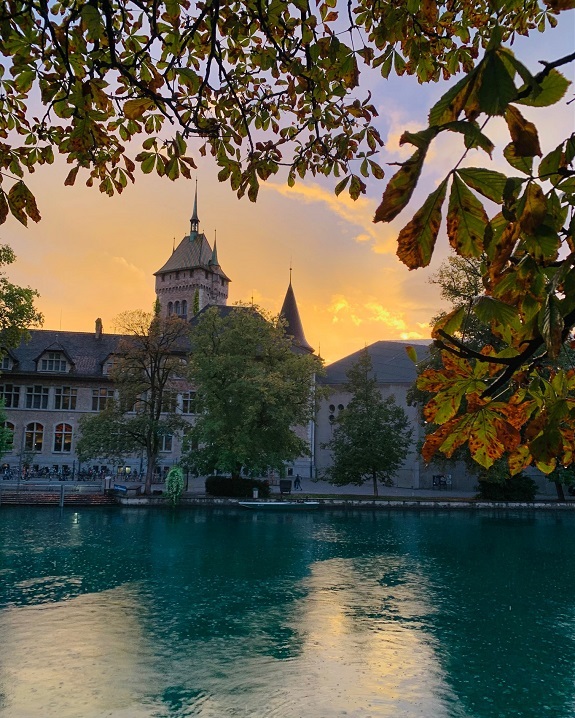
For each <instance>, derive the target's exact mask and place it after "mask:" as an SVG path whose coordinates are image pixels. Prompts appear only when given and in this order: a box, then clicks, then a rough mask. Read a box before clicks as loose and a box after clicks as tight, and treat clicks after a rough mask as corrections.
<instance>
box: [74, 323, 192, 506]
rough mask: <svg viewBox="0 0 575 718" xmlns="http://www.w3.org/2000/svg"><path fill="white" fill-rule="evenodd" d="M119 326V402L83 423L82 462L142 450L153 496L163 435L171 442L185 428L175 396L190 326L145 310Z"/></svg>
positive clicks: (114, 371) (114, 374) (115, 376)
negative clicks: (152, 488) (153, 484)
mask: <svg viewBox="0 0 575 718" xmlns="http://www.w3.org/2000/svg"><path fill="white" fill-rule="evenodd" d="M117 323H118V328H119V329H120V330H121V331H122V334H123V336H122V339H121V340H120V341H119V343H118V347H117V350H116V355H115V356H114V357H113V365H112V368H111V370H110V379H111V380H112V382H113V384H114V387H115V390H116V392H117V399H115V400H114V401H111V402H110V403H109V405H108V406H107V407H106V409H105V410H104V411H102V412H101V413H100V414H98V415H96V416H93V417H87V418H86V417H84V418H83V419H82V422H81V430H82V436H81V438H80V440H79V441H78V445H77V451H78V455H79V456H80V458H81V459H82V460H86V459H88V458H112V459H113V458H114V457H116V458H118V459H121V458H122V457H126V456H127V455H129V454H131V453H132V452H134V451H137V450H140V451H142V452H143V453H144V454H145V456H146V467H147V469H146V484H145V492H146V493H147V494H149V493H150V491H151V487H152V481H153V477H154V471H155V467H156V462H157V459H158V455H159V453H160V450H161V446H162V441H163V439H164V437H170V440H171V437H172V436H173V435H174V434H176V433H178V432H181V431H183V429H184V428H185V426H186V422H185V421H184V420H183V419H182V417H181V416H180V415H179V414H178V413H177V407H176V393H177V392H178V390H182V389H183V388H185V387H187V384H186V382H185V379H184V375H185V364H186V356H187V353H188V351H189V339H188V336H189V327H188V325H187V323H186V322H185V321H183V320H182V319H180V318H178V317H169V318H167V319H162V318H161V317H159V316H158V315H157V314H155V313H148V312H142V311H133V312H124V313H123V314H122V315H120V317H119V319H118V322H117Z"/></svg>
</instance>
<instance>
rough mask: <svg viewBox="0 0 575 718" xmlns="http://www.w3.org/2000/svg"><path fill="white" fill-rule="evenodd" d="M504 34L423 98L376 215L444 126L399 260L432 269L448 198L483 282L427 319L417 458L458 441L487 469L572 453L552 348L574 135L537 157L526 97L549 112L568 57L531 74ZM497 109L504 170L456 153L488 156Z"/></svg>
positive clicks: (566, 330) (569, 257) (382, 216)
mask: <svg viewBox="0 0 575 718" xmlns="http://www.w3.org/2000/svg"><path fill="white" fill-rule="evenodd" d="M565 5H566V4H565ZM503 36H504V33H503V31H502V29H500V28H498V27H497V28H495V29H494V31H493V34H492V38H491V42H490V44H489V46H488V48H487V50H486V52H485V54H484V55H483V57H482V58H481V59H480V60H479V61H478V62H477V63H476V65H475V66H474V68H473V69H472V70H471V71H470V72H469V73H467V74H466V75H465V76H464V77H463V78H462V79H461V80H460V81H459V82H457V83H456V84H454V85H453V86H452V87H451V88H450V89H449V90H448V92H447V93H446V94H445V95H444V96H443V97H442V98H441V99H440V100H439V101H438V102H437V103H436V104H435V106H434V107H432V108H431V110H430V112H429V127H428V128H426V129H424V130H422V131H421V132H418V133H405V134H404V136H403V138H402V143H403V144H405V143H409V144H412V145H414V146H415V147H416V150H415V152H414V154H413V155H412V157H411V158H410V159H409V160H408V161H407V162H405V163H404V164H403V165H402V166H401V167H400V169H399V170H398V171H397V172H396V174H395V175H394V177H392V178H391V180H390V182H389V183H388V185H387V187H386V189H385V192H384V194H383V198H382V201H381V204H380V206H379V208H378V209H377V212H376V216H375V221H376V222H378V221H383V222H389V221H391V220H392V219H394V218H395V217H396V216H397V215H399V213H400V212H401V211H402V210H404V209H405V208H406V207H407V205H408V203H409V201H410V199H411V196H412V194H413V192H414V190H415V188H416V186H417V184H418V181H419V180H420V176H421V173H422V169H423V166H424V160H425V156H426V154H427V153H428V151H429V147H430V145H431V143H432V142H433V141H434V140H435V139H436V138H437V137H438V136H440V135H441V134H442V133H445V132H449V133H457V134H459V135H461V136H462V138H463V144H464V152H463V156H462V158H461V159H460V160H459V161H458V162H457V163H456V164H455V166H454V167H453V168H452V169H451V170H450V171H449V173H448V175H447V176H446V177H445V178H444V179H443V181H441V182H440V183H439V185H438V186H437V188H436V189H435V190H434V191H433V192H431V194H430V195H429V196H428V197H427V199H426V200H425V201H424V203H423V205H422V206H421V208H420V209H418V210H417V211H416V212H415V213H414V214H413V216H412V218H411V219H410V220H409V221H408V223H407V224H406V225H405V227H404V228H403V229H402V230H401V231H400V233H399V237H398V256H399V258H400V259H401V260H402V261H403V262H404V263H405V264H406V265H407V266H408V267H409V268H410V269H415V268H418V267H424V266H427V265H428V264H429V262H430V260H431V257H432V255H433V252H434V249H435V244H436V241H437V238H438V235H439V232H440V229H441V226H442V219H443V212H444V207H445V203H446V201H447V209H446V231H447V237H448V240H449V243H450V245H451V247H452V249H453V251H454V252H455V253H456V254H457V255H459V257H461V258H464V259H470V260H477V261H478V262H479V263H480V272H481V279H482V292H481V293H480V294H478V295H477V296H475V297H473V298H471V300H470V301H469V302H468V303H467V304H466V305H460V306H456V307H455V308H454V309H453V311H451V312H450V313H448V314H447V315H444V316H442V317H441V318H440V319H439V320H438V321H437V322H436V324H435V326H434V329H433V338H434V340H435V344H436V346H437V347H438V348H440V349H441V350H443V366H442V367H441V368H439V369H437V368H429V369H427V370H425V371H424V372H423V373H422V374H421V375H420V377H419V379H418V383H417V386H418V389H420V390H421V391H423V392H429V393H432V394H433V395H434V396H433V398H431V399H430V400H429V401H428V403H427V405H426V407H425V410H424V415H425V418H426V420H427V421H428V422H430V423H432V424H434V425H437V428H436V430H435V431H433V432H432V433H429V434H428V435H427V438H426V441H425V445H424V449H423V454H424V458H425V459H426V460H428V461H430V460H431V459H432V458H433V457H434V455H435V453H436V452H437V451H441V452H442V453H443V454H445V455H446V456H447V457H451V456H452V455H453V453H454V452H455V450H456V449H458V448H459V447H460V446H462V445H464V444H466V445H467V446H468V448H469V450H470V452H471V455H472V456H473V458H474V459H475V460H476V461H477V462H478V463H480V464H481V465H482V466H484V467H486V468H489V467H491V466H492V465H493V463H494V462H495V461H496V460H498V459H500V458H501V457H503V456H505V457H507V459H508V461H509V467H510V470H511V472H512V473H517V472H519V471H521V470H522V469H524V468H525V467H526V466H529V465H530V464H535V465H536V466H537V467H538V468H540V469H541V470H542V471H544V472H546V473H549V472H551V471H552V470H553V469H554V468H555V467H556V466H557V465H568V464H570V463H571V462H572V460H573V436H574V433H573V429H574V427H575V400H574V399H573V398H572V397H573V394H574V389H575V384H574V382H575V369H574V368H570V367H565V366H563V365H562V363H561V361H560V360H559V356H560V354H561V352H562V350H563V346H564V345H565V343H566V342H567V343H569V342H571V341H572V329H573V326H574V324H575V269H574V261H575V242H574V239H573V230H574V227H575V220H574V212H573V207H574V205H575V193H574V190H575V171H574V169H573V161H574V158H575V135H573V134H572V135H570V136H568V137H566V138H564V139H563V140H561V141H560V142H559V144H558V145H557V146H556V147H555V148H554V149H553V150H552V151H551V152H549V153H547V154H546V155H545V156H542V155H543V153H542V150H541V142H540V136H539V131H538V129H537V127H536V125H535V124H534V123H533V122H531V121H529V120H527V119H526V117H525V116H524V114H523V112H525V111H526V110H524V109H523V107H527V108H530V107H537V108H548V107H549V108H553V106H555V105H557V103H559V102H560V101H561V100H562V99H563V98H564V97H565V96H566V93H567V90H568V88H569V84H570V83H569V81H568V80H567V79H566V78H565V77H564V76H563V75H562V74H561V73H560V71H559V70H558V69H557V68H558V67H560V66H562V65H566V64H568V63H571V62H573V61H574V60H575V53H573V54H570V55H567V56H565V57H562V58H558V59H557V60H555V61H554V62H552V63H545V66H544V69H543V70H542V71H541V72H539V73H538V74H536V75H533V74H532V73H531V71H530V70H529V69H528V68H527V67H526V66H525V65H524V64H523V63H521V62H520V61H519V60H518V59H517V58H516V57H515V56H514V55H513V53H512V52H511V51H510V50H509V49H508V48H506V47H504V46H503V45H502V39H503ZM551 111H553V110H551ZM494 117H501V118H503V120H504V121H505V123H506V125H507V130H508V133H509V140H510V141H509V143H508V144H507V145H506V146H505V147H504V148H503V149H502V154H503V158H504V159H505V160H506V161H507V163H508V165H509V166H510V172H509V174H506V173H502V172H499V171H495V170H492V169H489V168H487V167H485V166H478V167H469V166H465V165H464V164H463V163H462V160H463V159H465V158H466V157H467V154H468V153H469V150H471V149H480V150H483V151H484V152H485V153H486V154H487V155H489V156H491V155H492V154H493V152H494V150H495V145H494V143H493V142H492V141H491V140H490V139H489V137H488V136H487V132H488V128H489V122H490V120H492V118H494ZM558 139H559V138H558ZM470 313H472V314H473V315H474V316H475V317H476V319H477V320H479V321H480V322H482V323H483V324H484V325H486V326H488V327H489V329H490V332H491V333H492V335H493V337H494V338H495V340H496V341H497V343H498V345H499V348H498V350H497V351H496V350H495V349H494V348H493V347H491V346H484V347H483V349H481V351H477V348H476V347H473V346H471V345H470V344H469V343H467V342H466V341H465V337H464V328H465V325H466V323H467V322H468V317H469V315H470Z"/></svg>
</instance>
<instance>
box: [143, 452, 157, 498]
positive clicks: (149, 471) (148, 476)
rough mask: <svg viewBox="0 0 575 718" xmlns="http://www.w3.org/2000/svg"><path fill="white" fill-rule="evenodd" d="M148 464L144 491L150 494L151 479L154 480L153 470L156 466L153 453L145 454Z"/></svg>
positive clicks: (147, 494)
mask: <svg viewBox="0 0 575 718" xmlns="http://www.w3.org/2000/svg"><path fill="white" fill-rule="evenodd" d="M146 458H147V460H148V466H147V468H146V483H145V485H144V493H145V494H146V496H150V495H151V493H152V481H153V480H154V470H155V468H156V457H155V456H154V455H153V454H147V455H146Z"/></svg>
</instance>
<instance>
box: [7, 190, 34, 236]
mask: <svg viewBox="0 0 575 718" xmlns="http://www.w3.org/2000/svg"><path fill="white" fill-rule="evenodd" d="M8 205H9V207H10V211H11V212H12V214H13V215H14V217H16V219H17V220H18V221H19V222H21V223H22V224H23V225H24V226H25V227H27V226H28V217H30V219H32V220H34V222H39V221H40V220H41V219H42V218H41V216H40V212H38V207H37V206H36V198H35V197H34V195H33V194H32V192H30V190H29V189H28V187H26V185H25V184H24V182H16V184H14V185H12V187H11V188H10V191H9V192H8Z"/></svg>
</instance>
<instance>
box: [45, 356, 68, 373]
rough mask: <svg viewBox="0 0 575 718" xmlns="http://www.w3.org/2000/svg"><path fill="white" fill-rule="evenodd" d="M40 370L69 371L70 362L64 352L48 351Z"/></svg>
mask: <svg viewBox="0 0 575 718" xmlns="http://www.w3.org/2000/svg"><path fill="white" fill-rule="evenodd" d="M40 371H68V362H67V361H66V357H65V356H64V354H62V352H48V353H47V354H46V358H45V359H42V360H41V362H40Z"/></svg>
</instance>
